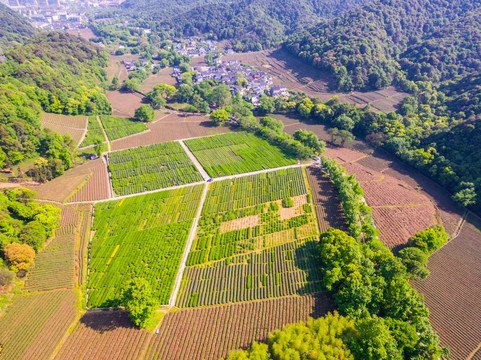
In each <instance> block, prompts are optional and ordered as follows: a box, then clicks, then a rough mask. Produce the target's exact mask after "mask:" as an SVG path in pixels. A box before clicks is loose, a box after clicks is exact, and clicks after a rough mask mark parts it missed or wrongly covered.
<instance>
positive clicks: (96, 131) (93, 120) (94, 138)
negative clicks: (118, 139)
mask: <svg viewBox="0 0 481 360" xmlns="http://www.w3.org/2000/svg"><path fill="white" fill-rule="evenodd" d="M98 141H100V142H104V141H105V138H104V133H103V131H102V128H101V127H100V124H99V122H98V120H97V116H89V123H88V127H87V134H86V135H85V138H84V139H83V141H82V143H81V144H80V146H79V147H80V148H82V147H85V146H90V145H94V144H96V143H97V142H98Z"/></svg>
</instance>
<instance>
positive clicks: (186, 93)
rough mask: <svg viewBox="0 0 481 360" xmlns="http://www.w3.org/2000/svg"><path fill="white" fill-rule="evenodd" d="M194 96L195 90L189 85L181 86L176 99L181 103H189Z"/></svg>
mask: <svg viewBox="0 0 481 360" xmlns="http://www.w3.org/2000/svg"><path fill="white" fill-rule="evenodd" d="M192 95H194V89H193V88H192V86H190V85H188V84H181V85H180V86H179V88H178V89H177V93H176V97H177V99H178V100H179V101H183V102H185V101H188V100H190V98H191V97H192Z"/></svg>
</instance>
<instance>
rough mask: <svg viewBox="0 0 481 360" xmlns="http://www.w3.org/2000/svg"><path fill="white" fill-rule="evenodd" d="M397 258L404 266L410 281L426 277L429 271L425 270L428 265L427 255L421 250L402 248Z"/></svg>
mask: <svg viewBox="0 0 481 360" xmlns="http://www.w3.org/2000/svg"><path fill="white" fill-rule="evenodd" d="M399 257H400V259H401V260H402V262H403V264H404V266H406V270H407V273H408V275H409V278H410V279H413V280H419V279H425V278H427V277H428V275H429V270H428V269H427V268H426V266H427V264H428V254H426V253H425V252H423V251H422V250H421V249H419V248H417V247H407V248H404V249H402V250H401V251H399Z"/></svg>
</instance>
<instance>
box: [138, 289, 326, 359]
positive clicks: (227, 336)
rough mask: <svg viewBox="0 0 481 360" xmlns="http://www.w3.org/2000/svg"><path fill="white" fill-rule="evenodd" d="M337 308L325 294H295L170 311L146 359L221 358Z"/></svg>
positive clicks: (151, 344) (153, 339)
mask: <svg viewBox="0 0 481 360" xmlns="http://www.w3.org/2000/svg"><path fill="white" fill-rule="evenodd" d="M332 310H333V305H332V301H331V300H330V298H328V297H327V296H326V295H324V294H316V295H306V296H293V297H285V298H280V299H271V300H262V301H255V302H249V303H240V304H234V305H225V306H215V307H208V308H202V309H190V310H183V311H178V312H173V313H170V314H167V315H166V316H165V317H164V320H163V322H162V325H161V328H160V334H159V335H153V337H152V340H151V342H150V344H149V348H148V351H147V354H146V357H145V359H146V360H154V359H155V360H157V359H162V360H186V359H189V360H197V359H198V360H204V359H205V360H218V359H220V358H221V357H226V356H227V355H228V353H229V351H232V350H235V349H238V348H246V347H248V346H250V345H251V344H252V342H253V341H265V340H266V339H267V335H268V334H269V332H272V331H274V330H276V329H281V328H282V327H283V326H285V325H287V324H291V323H296V322H299V321H301V320H302V321H306V320H307V319H308V318H309V317H320V316H323V315H324V314H326V313H327V312H328V311H332Z"/></svg>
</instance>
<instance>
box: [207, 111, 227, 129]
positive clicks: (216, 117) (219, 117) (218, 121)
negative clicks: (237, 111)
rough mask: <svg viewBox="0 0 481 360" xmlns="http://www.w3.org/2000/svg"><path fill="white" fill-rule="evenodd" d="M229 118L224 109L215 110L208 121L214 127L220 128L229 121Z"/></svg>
mask: <svg viewBox="0 0 481 360" xmlns="http://www.w3.org/2000/svg"><path fill="white" fill-rule="evenodd" d="M229 117H230V114H229V113H228V112H227V111H226V110H225V109H217V110H214V111H213V112H212V113H211V114H210V120H211V121H212V122H213V123H214V125H215V126H221V125H222V124H224V123H225V122H226V121H227V120H228V119H229Z"/></svg>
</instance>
